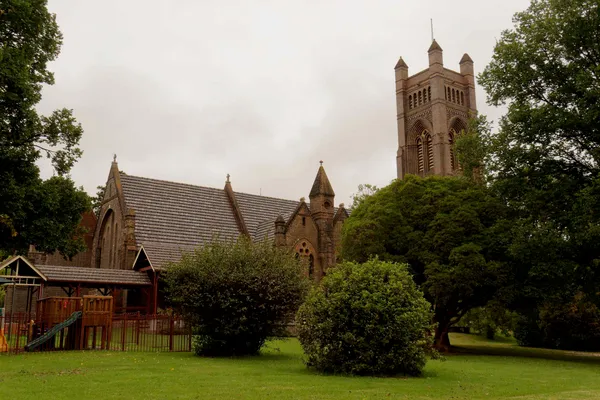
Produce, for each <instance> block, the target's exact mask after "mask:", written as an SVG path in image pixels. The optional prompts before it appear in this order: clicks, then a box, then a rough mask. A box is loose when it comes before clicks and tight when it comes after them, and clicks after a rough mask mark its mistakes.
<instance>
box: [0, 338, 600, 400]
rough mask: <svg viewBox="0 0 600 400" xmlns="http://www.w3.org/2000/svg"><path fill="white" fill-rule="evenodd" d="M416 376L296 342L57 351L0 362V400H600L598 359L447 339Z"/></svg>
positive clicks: (508, 343) (2, 358)
mask: <svg viewBox="0 0 600 400" xmlns="http://www.w3.org/2000/svg"><path fill="white" fill-rule="evenodd" d="M452 341H453V344H455V345H457V346H460V349H459V350H460V353H459V354H454V355H451V356H447V357H446V360H445V361H430V362H429V363H428V364H427V367H426V369H425V374H424V376H423V377H421V378H403V377H398V378H358V377H342V376H324V375H319V374H317V373H314V372H312V371H310V370H308V369H306V368H305V366H304V365H303V363H302V351H301V349H300V346H299V344H298V342H297V341H296V340H294V339H290V340H287V341H274V342H270V343H269V346H268V348H267V349H265V350H264V352H263V354H262V355H261V356H257V357H244V358H225V359H211V358H200V357H196V356H193V355H192V354H188V353H135V352H132V353H122V352H57V353H35V354H23V355H19V356H0V398H1V399H39V398H48V399H71V400H73V399H84V398H85V399H94V398H101V399H144V400H150V399H265V398H270V399H507V398H514V399H524V400H525V399H566V400H568V399H599V398H600V355H598V354H583V353H569V352H563V351H552V350H539V349H524V348H518V347H517V346H515V345H514V343H512V342H511V341H509V340H500V341H494V342H490V341H487V340H485V339H483V338H480V337H477V336H471V335H461V334H455V335H453V336H452Z"/></svg>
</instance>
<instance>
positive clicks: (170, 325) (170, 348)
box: [169, 315, 175, 351]
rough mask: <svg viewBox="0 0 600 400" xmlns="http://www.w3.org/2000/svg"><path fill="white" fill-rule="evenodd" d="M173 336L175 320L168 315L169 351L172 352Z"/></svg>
mask: <svg viewBox="0 0 600 400" xmlns="http://www.w3.org/2000/svg"><path fill="white" fill-rule="evenodd" d="M174 334H175V320H174V319H173V316H172V315H169V351H173V335H174Z"/></svg>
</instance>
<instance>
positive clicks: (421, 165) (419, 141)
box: [417, 137, 425, 172]
mask: <svg viewBox="0 0 600 400" xmlns="http://www.w3.org/2000/svg"><path fill="white" fill-rule="evenodd" d="M417 162H418V164H419V172H425V162H424V158H423V139H422V138H420V137H418V138H417Z"/></svg>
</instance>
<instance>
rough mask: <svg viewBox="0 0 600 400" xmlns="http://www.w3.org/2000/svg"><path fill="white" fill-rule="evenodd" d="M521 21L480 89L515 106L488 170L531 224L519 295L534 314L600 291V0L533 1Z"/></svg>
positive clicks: (518, 251) (521, 254) (494, 143)
mask: <svg viewBox="0 0 600 400" xmlns="http://www.w3.org/2000/svg"><path fill="white" fill-rule="evenodd" d="M513 21H514V25H515V26H514V28H513V29H510V30H507V31H505V32H503V33H502V36H501V38H500V40H499V41H498V43H497V44H496V47H495V49H494V55H493V58H492V61H491V63H490V64H489V65H488V66H487V67H486V68H485V70H484V72H483V73H482V74H481V75H480V77H479V82H480V83H481V84H482V86H483V87H484V89H485V90H486V91H487V93H488V102H489V103H490V104H492V105H502V104H506V105H507V106H508V111H507V114H506V115H505V116H504V117H503V118H502V119H501V120H500V126H499V132H498V133H496V134H494V135H491V136H490V139H491V140H490V141H489V144H490V157H488V160H489V161H490V162H489V164H488V165H487V166H486V167H487V169H488V171H489V172H490V176H491V177H492V180H491V182H492V185H493V186H492V187H493V189H494V190H495V191H496V192H497V193H498V194H499V195H500V196H501V197H502V198H503V199H504V200H505V201H506V203H507V204H509V205H510V207H511V208H512V212H513V213H515V214H516V215H519V216H520V217H521V218H520V219H519V223H518V229H516V230H515V237H514V239H515V240H514V244H513V246H512V248H511V253H512V254H513V255H514V256H515V258H516V260H517V261H518V262H519V264H520V265H521V268H520V269H519V279H518V280H517V281H516V282H518V283H520V287H518V288H516V290H514V293H515V294H518V296H517V297H518V303H519V304H518V307H530V306H531V303H536V302H539V301H549V300H550V301H559V302H562V301H564V298H565V297H569V296H572V295H573V294H575V293H576V292H577V291H578V290H580V289H584V290H585V291H586V292H588V293H589V294H596V293H598V292H600V287H599V286H598V284H597V283H598V280H599V279H598V278H599V277H598V275H599V271H598V265H599V264H600V245H599V243H600V217H599V215H600V203H599V202H598V201H597V197H596V194H597V192H598V186H599V184H598V183H599V182H598V179H599V177H600V165H599V162H600V2H599V1H598V0H569V1H566V0H533V1H532V2H531V5H530V6H529V8H528V9H527V10H525V11H523V12H520V13H517V14H516V15H515V17H514V20H513ZM549 296H550V297H554V299H549V298H548V297H549ZM525 300H526V301H525Z"/></svg>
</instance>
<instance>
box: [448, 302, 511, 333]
mask: <svg viewBox="0 0 600 400" xmlns="http://www.w3.org/2000/svg"><path fill="white" fill-rule="evenodd" d="M518 318H519V316H518V314H517V313H515V312H514V311H510V310H507V309H506V308H505V307H504V306H503V305H502V304H501V303H499V302H497V301H490V302H489V303H488V304H486V305H485V307H477V308H473V309H471V310H469V311H468V312H467V313H466V314H465V316H464V317H462V318H461V320H460V324H461V325H462V326H467V327H469V328H471V331H472V332H475V333H477V334H480V335H485V336H486V337H487V338H488V339H490V340H493V339H494V338H495V336H496V334H497V333H502V334H503V335H504V336H510V335H511V334H512V333H513V332H514V330H515V328H516V326H517V321H518Z"/></svg>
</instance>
